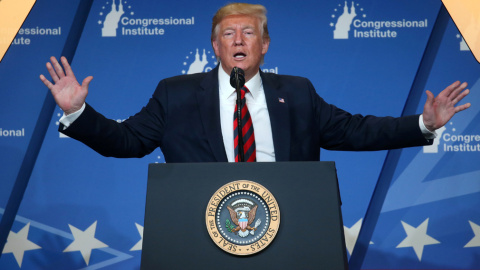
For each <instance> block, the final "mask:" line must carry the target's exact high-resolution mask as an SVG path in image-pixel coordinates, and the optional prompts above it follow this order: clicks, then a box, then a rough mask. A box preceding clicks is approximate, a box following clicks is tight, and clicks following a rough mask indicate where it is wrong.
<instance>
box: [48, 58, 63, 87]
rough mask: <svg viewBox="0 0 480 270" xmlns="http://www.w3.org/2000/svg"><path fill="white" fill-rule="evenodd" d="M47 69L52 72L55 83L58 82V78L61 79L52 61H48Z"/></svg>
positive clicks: (51, 75)
mask: <svg viewBox="0 0 480 270" xmlns="http://www.w3.org/2000/svg"><path fill="white" fill-rule="evenodd" d="M47 70H48V73H49V74H50V77H52V80H53V81H54V82H55V83H56V82H58V80H60V78H58V75H57V72H55V70H54V69H53V66H52V64H50V62H47Z"/></svg>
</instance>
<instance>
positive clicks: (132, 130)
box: [59, 81, 167, 158]
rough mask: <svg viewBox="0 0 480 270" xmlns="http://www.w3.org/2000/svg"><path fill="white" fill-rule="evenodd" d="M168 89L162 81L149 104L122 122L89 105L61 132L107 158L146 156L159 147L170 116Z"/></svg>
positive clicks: (61, 126) (61, 128)
mask: <svg viewBox="0 0 480 270" xmlns="http://www.w3.org/2000/svg"><path fill="white" fill-rule="evenodd" d="M166 103H167V91H166V83H165V81H161V82H160V83H159V85H158V87H157V89H156V91H155V93H154V94H153V96H152V98H151V99H150V101H149V102H148V104H147V105H146V106H145V107H144V108H142V110H141V111H140V112H139V113H137V114H135V115H134V116H131V117H130V118H128V119H127V120H125V121H124V122H122V123H117V122H116V121H114V120H110V119H107V118H105V117H104V116H103V115H101V114H100V113H98V112H97V111H95V110H94V109H93V108H92V107H91V106H90V105H88V104H87V106H86V108H85V111H84V112H83V113H82V114H81V115H80V117H79V118H78V119H77V120H75V122H73V123H72V124H71V125H70V126H69V127H68V128H67V129H65V130H63V129H64V127H63V125H60V127H59V131H60V132H62V133H64V134H65V135H67V136H69V137H71V138H73V139H76V140H78V141H81V142H82V143H84V144H85V145H87V146H89V147H90V148H92V149H93V150H95V151H96V152H98V153H99V154H101V155H103V156H107V157H119V158H129V157H143V156H145V155H147V154H149V153H151V152H152V151H153V150H155V148H157V147H159V146H160V145H161V142H162V137H163V134H164V130H165V127H166V125H167V123H166V119H167V115H166V109H165V108H166Z"/></svg>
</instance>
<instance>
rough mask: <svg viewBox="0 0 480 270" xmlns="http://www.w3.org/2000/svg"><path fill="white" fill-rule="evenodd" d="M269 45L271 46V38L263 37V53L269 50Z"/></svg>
mask: <svg viewBox="0 0 480 270" xmlns="http://www.w3.org/2000/svg"><path fill="white" fill-rule="evenodd" d="M268 46H270V39H263V44H262V54H263V55H265V54H266V53H267V51H268Z"/></svg>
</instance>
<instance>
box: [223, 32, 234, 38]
mask: <svg viewBox="0 0 480 270" xmlns="http://www.w3.org/2000/svg"><path fill="white" fill-rule="evenodd" d="M233 34H234V32H233V31H225V32H224V33H223V36H224V37H232V36H233Z"/></svg>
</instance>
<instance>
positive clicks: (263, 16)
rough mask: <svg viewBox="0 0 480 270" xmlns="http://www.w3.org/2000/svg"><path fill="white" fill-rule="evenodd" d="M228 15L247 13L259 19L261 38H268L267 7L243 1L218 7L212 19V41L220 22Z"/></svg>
mask: <svg viewBox="0 0 480 270" xmlns="http://www.w3.org/2000/svg"><path fill="white" fill-rule="evenodd" d="M230 15H247V16H253V17H256V18H258V19H260V25H261V26H262V27H261V28H260V29H261V32H262V37H263V40H264V41H265V40H268V41H269V40H270V36H269V35H268V27H267V9H266V8H265V7H264V6H262V5H253V4H245V3H232V4H228V5H226V6H223V7H222V8H220V9H219V10H218V11H217V13H215V16H213V19H212V36H211V40H212V41H214V40H215V39H216V38H217V35H218V31H219V27H220V22H221V21H222V20H223V19H224V18H225V17H227V16H230Z"/></svg>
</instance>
